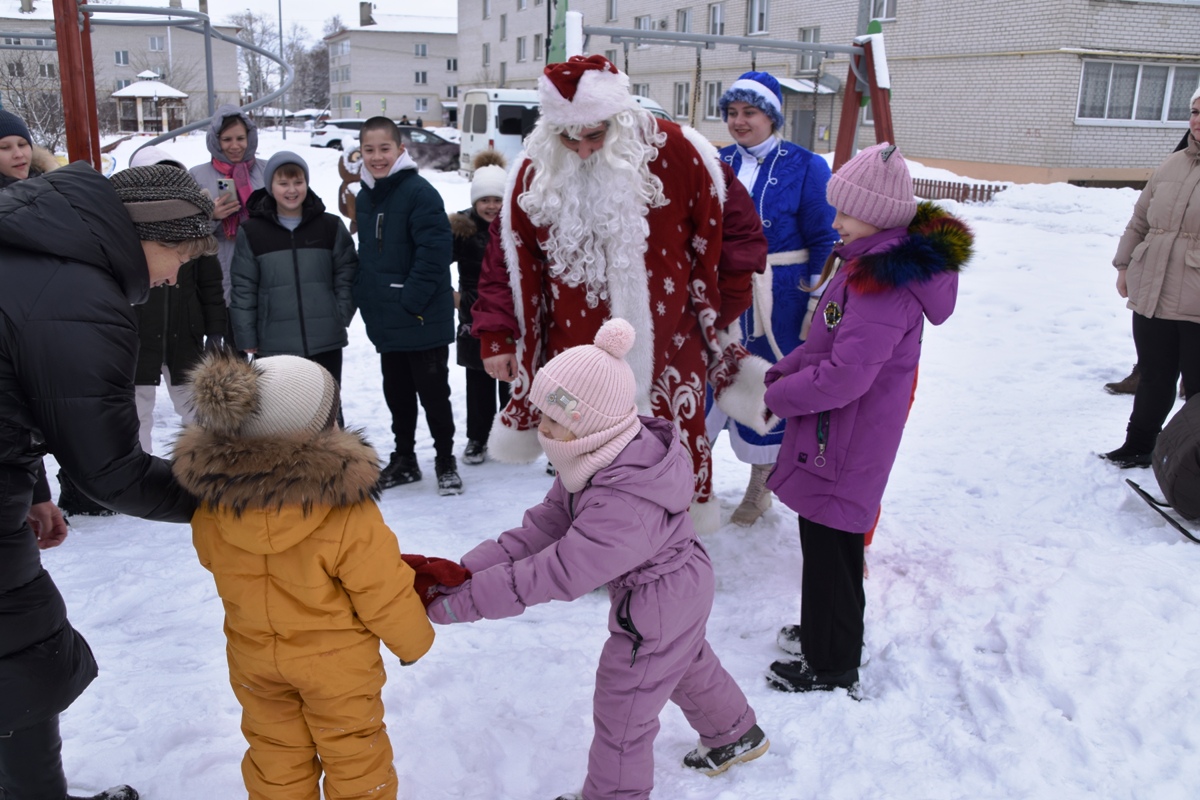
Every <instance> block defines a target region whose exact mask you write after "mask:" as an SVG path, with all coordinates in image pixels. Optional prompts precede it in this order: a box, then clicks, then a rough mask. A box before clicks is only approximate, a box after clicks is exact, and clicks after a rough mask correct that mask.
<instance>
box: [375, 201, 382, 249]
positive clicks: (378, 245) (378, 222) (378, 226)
mask: <svg viewBox="0 0 1200 800" xmlns="http://www.w3.org/2000/svg"><path fill="white" fill-rule="evenodd" d="M375 250H376V252H379V253H382V252H383V212H382V211H380V212H379V213H378V214H376V215H375Z"/></svg>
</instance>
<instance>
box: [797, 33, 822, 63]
mask: <svg viewBox="0 0 1200 800" xmlns="http://www.w3.org/2000/svg"><path fill="white" fill-rule="evenodd" d="M798 40H799V41H801V42H804V43H806V44H818V43H819V42H820V41H821V28H820V27H819V26H818V27H814V28H801V29H800V36H799V38H798ZM820 65H821V53H818V52H817V51H815V50H802V51H800V57H799V58H798V59H797V60H796V69H797V70H798V71H800V72H812V71H814V70H816V68H817V67H819V66H820Z"/></svg>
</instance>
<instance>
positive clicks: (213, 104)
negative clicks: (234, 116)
mask: <svg viewBox="0 0 1200 800" xmlns="http://www.w3.org/2000/svg"><path fill="white" fill-rule="evenodd" d="M212 34H213V30H212V22H211V21H210V20H209V19H208V17H207V16H206V17H205V18H204V79H205V81H207V89H208V91H207V95H208V116H209V117H211V116H213V115H214V114H216V113H217V88H216V81H215V80H214V79H213V55H212Z"/></svg>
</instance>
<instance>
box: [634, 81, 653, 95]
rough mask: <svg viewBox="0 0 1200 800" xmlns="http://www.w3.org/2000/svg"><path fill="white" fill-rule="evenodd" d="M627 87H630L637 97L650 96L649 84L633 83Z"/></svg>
mask: <svg viewBox="0 0 1200 800" xmlns="http://www.w3.org/2000/svg"><path fill="white" fill-rule="evenodd" d="M629 88H630V91H632V92H633V93H634V94H635V95H637V96H638V97H649V96H650V84H648V83H635V84H633V85H632V86H630V87H629Z"/></svg>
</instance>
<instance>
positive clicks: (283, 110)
mask: <svg viewBox="0 0 1200 800" xmlns="http://www.w3.org/2000/svg"><path fill="white" fill-rule="evenodd" d="M283 62H284V56H283V0H279V88H280V89H282V90H283V94H282V95H280V96H279V111H280V115H279V118H280V120H282V122H283V140H284V141H285V142H286V141H287V88H286V87H285V86H284V85H283Z"/></svg>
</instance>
